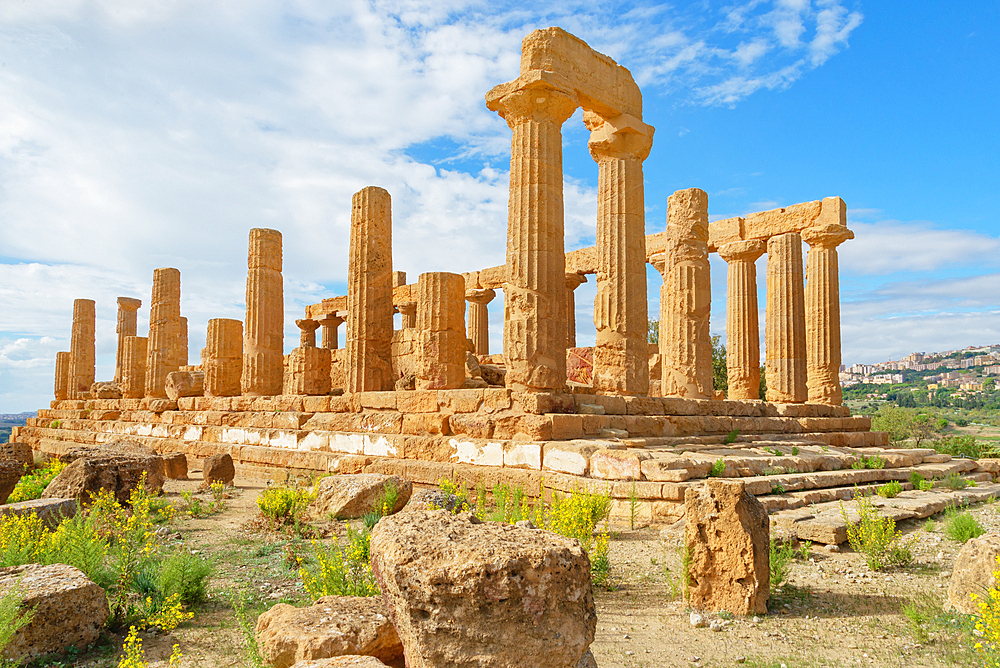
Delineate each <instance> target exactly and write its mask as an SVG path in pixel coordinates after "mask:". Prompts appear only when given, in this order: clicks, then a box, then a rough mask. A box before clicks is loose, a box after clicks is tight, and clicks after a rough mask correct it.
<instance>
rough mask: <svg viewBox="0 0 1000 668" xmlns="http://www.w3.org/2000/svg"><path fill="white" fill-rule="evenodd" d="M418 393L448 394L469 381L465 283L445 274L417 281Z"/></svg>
mask: <svg viewBox="0 0 1000 668" xmlns="http://www.w3.org/2000/svg"><path fill="white" fill-rule="evenodd" d="M417 329H418V330H419V338H418V339H417V357H418V360H419V362H418V365H417V374H416V376H417V389H418V390H445V389H452V388H457V387H461V386H462V383H463V382H464V381H465V353H466V350H467V347H466V339H465V279H464V278H463V277H462V275H461V274H450V273H447V272H443V271H435V272H428V273H426V274H420V278H419V279H418V281H417Z"/></svg>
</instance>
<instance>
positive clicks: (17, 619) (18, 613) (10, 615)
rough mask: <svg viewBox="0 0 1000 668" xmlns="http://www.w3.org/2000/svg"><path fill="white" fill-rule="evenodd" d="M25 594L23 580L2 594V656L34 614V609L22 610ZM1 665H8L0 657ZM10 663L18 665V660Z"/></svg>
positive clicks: (0, 654)
mask: <svg viewBox="0 0 1000 668" xmlns="http://www.w3.org/2000/svg"><path fill="white" fill-rule="evenodd" d="M23 596H24V589H23V588H22V587H21V582H20V581H18V582H17V584H16V585H14V586H13V587H10V588H9V589H7V592H6V593H5V594H4V595H3V596H0V657H2V656H3V652H4V649H5V648H6V647H7V645H9V644H10V641H11V640H13V639H14V636H15V635H16V634H17V632H18V631H19V630H21V627H23V626H25V625H26V624H29V623H30V622H31V618H32V617H33V616H34V614H35V611H34V610H21V599H22V597H23ZM0 665H6V661H4V660H3V659H0ZM10 665H17V663H16V662H14V663H12V664H10Z"/></svg>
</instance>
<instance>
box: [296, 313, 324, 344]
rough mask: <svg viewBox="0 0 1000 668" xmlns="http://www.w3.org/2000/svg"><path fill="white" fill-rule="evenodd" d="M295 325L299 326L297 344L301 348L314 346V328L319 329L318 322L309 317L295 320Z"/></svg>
mask: <svg viewBox="0 0 1000 668" xmlns="http://www.w3.org/2000/svg"><path fill="white" fill-rule="evenodd" d="M295 326H296V327H298V328H299V346H301V347H303V348H315V347H316V330H317V329H319V322H318V321H316V320H312V319H310V318H303V319H301V320H296V321H295Z"/></svg>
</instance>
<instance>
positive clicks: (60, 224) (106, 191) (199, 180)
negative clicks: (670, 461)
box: [0, 0, 1000, 412]
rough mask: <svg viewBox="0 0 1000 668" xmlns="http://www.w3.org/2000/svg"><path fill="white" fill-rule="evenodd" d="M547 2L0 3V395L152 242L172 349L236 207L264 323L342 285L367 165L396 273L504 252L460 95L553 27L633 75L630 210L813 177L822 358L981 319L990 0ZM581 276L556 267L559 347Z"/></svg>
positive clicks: (990, 235) (29, 372)
mask: <svg viewBox="0 0 1000 668" xmlns="http://www.w3.org/2000/svg"><path fill="white" fill-rule="evenodd" d="M553 4H554V3H538V4H537V6H536V5H534V4H532V3H505V2H496V1H491V0H482V1H477V0H426V1H424V0H412V1H408V0H397V1H381V0H376V1H365V0H357V1H352V0H342V1H341V2H329V1H326V0H315V1H310V0H297V1H296V0H288V1H280V0H270V1H267V2H263V1H254V0H238V1H236V0H197V1H195V0H190V1H188V0H172V1H171V0H156V1H152V0H149V1H142V0H30V1H28V0H3V1H0V412H18V411H26V410H31V409H35V408H39V407H42V406H45V405H47V403H48V401H49V399H50V397H51V388H52V370H53V365H54V358H55V353H56V351H59V350H67V349H68V346H69V334H70V319H71V313H72V303H73V299H74V298H78V297H86V298H90V299H95V300H97V316H98V341H97V345H98V372H97V375H98V379H106V378H110V377H111V376H112V375H113V364H114V348H115V333H114V327H115V309H116V307H115V298H116V297H118V296H135V297H139V298H141V299H143V301H144V307H143V309H142V310H140V331H141V330H142V328H144V327H146V326H147V321H146V315H147V313H148V302H149V293H150V281H151V277H152V271H153V269H154V268H156V267H165V266H170V267H177V268H179V269H180V270H181V274H182V282H183V285H182V294H183V298H182V310H183V313H184V314H185V315H186V316H187V317H188V318H189V320H190V326H191V351H192V353H191V354H192V359H196V358H197V351H198V350H199V349H200V348H201V346H202V345H203V342H204V328H205V324H206V322H207V320H208V319H210V318H213V317H233V318H242V317H243V309H244V305H243V294H244V286H245V276H246V239H247V232H248V230H249V229H250V228H252V227H272V228H276V229H279V230H281V232H282V233H283V235H284V253H285V273H284V276H285V295H286V347H287V348H288V349H290V348H291V347H293V346H294V345H295V342H296V341H297V331H296V329H295V326H294V323H293V320H294V318H295V317H296V316H297V315H300V314H301V313H302V308H303V306H304V305H305V304H308V303H312V302H315V301H318V300H319V299H321V298H322V297H324V296H332V295H336V294H343V293H344V292H345V290H346V284H345V279H346V272H347V252H348V224H349V216H350V201H351V195H352V193H354V192H355V191H357V190H359V189H360V188H362V187H364V186H366V185H379V186H382V187H385V188H386V189H388V190H389V192H390V193H391V194H392V197H393V244H394V264H395V268H397V269H400V270H403V271H406V272H408V273H409V275H410V278H411V280H413V279H415V278H416V276H417V275H418V274H419V273H421V272H424V271H433V270H450V271H459V272H460V271H468V270H472V269H477V268H482V267H487V266H493V265H497V264H500V263H502V262H503V260H504V247H505V238H506V206H507V185H508V168H509V150H510V148H509V147H510V144H509V142H510V131H509V129H508V128H507V126H506V125H505V123H504V122H503V121H502V120H501V119H500V118H499V117H497V116H496V115H495V114H493V113H491V112H489V111H488V110H487V109H486V107H485V104H484V101H483V96H484V94H485V93H486V91H487V90H489V89H490V88H491V87H492V86H494V85H496V84H497V83H501V82H504V81H508V80H510V79H512V78H514V77H515V76H516V75H517V70H518V59H519V46H520V40H521V38H522V37H523V36H524V35H525V34H527V33H528V32H530V31H531V30H533V29H535V28H539V27H546V26H550V25H558V26H561V27H564V28H565V29H567V30H569V31H570V32H572V33H574V34H576V35H578V36H579V37H581V38H582V39H584V40H586V41H587V42H588V43H589V44H591V45H592V46H593V47H594V48H595V49H597V50H599V51H602V52H604V53H607V54H609V55H610V56H612V57H613V58H615V59H616V60H617V61H618V62H619V63H621V64H622V65H624V66H626V67H628V68H629V69H630V70H631V71H632V73H633V75H634V77H635V79H636V81H637V82H638V83H639V85H640V86H641V87H642V90H643V94H644V110H645V116H644V120H645V121H646V122H647V123H649V124H651V125H653V126H655V127H656V137H655V141H654V144H653V149H652V152H651V153H650V156H649V158H648V159H647V160H646V163H645V178H646V184H645V188H646V211H647V218H646V229H647V232H648V233H652V232H658V231H662V230H663V229H664V226H665V215H666V199H667V196H668V195H669V194H670V193H671V192H673V191H674V190H677V189H679V188H687V187H699V188H702V189H704V190H706V191H707V192H708V193H709V209H710V213H711V215H712V217H713V219H719V218H725V217H729V216H733V215H742V214H745V213H747V212H751V211H759V210H764V209H769V208H774V207H778V206H784V205H788V204H793V203H796V202H801V201H806V200H814V199H820V198H822V197H826V196H832V195H839V196H841V197H843V198H844V200H845V201H846V202H847V204H848V206H849V207H850V211H851V213H850V225H851V226H852V227H853V228H854V230H855V231H856V233H857V238H856V239H855V240H854V241H851V242H848V243H846V244H844V245H843V246H842V247H841V256H840V257H841V272H842V282H841V284H842V301H843V329H844V361H845V362H846V363H848V364H849V363H852V362H859V361H860V362H875V361H880V360H884V359H889V358H898V357H900V356H902V355H905V354H907V353H909V352H912V351H915V350H918V351H928V352H930V351H934V350H942V349H947V348H953V347H959V346H967V345H972V344H987V343H997V342H1000V237H998V233H1000V214H998V212H997V206H996V203H995V198H996V194H997V192H998V191H1000V188H998V185H1000V184H998V181H1000V161H998V160H997V157H996V156H997V155H1000V133H998V129H997V122H996V113H997V111H996V106H997V105H996V101H997V100H998V99H1000V85H998V82H1000V74H998V72H1000V67H998V66H1000V63H998V56H997V51H996V47H995V44H996V43H997V41H998V39H1000V29H998V25H1000V20H998V18H1000V7H998V6H997V5H996V4H995V3H969V4H968V5H965V6H963V10H962V11H961V12H958V11H954V9H953V7H952V5H951V3H949V2H945V1H944V0H941V1H940V2H936V3H935V2H912V1H908V2H888V1H880V2H871V1H869V2H860V1H854V0H774V1H769V0H748V1H743V2H740V1H737V0H734V1H732V2H707V1H706V2H687V3H685V2H678V3H676V4H670V5H666V4H654V3H641V2H639V3H634V4H628V5H623V4H622V3H587V2H564V3H559V9H552V5H553ZM586 140H587V133H586V130H585V129H584V128H583V125H582V123H580V117H579V115H577V116H576V117H574V118H573V119H571V120H570V121H569V122H568V123H567V124H566V126H565V127H564V141H565V148H564V153H565V178H566V184H565V192H566V216H567V235H566V248H567V250H572V249H573V248H578V247H581V246H585V245H590V244H592V243H593V239H594V219H595V216H596V179H597V168H596V165H595V164H594V162H593V160H592V159H591V158H590V156H589V154H588V153H587V149H586ZM713 272H714V273H713V289H714V294H715V296H716V298H715V301H714V310H713V314H712V318H713V331H716V332H719V333H724V332H725V300H724V298H725V274H724V265H721V264H713ZM761 278H762V276H761ZM659 283H660V281H659V278H658V277H657V276H656V275H655V273H654V272H652V270H650V282H649V286H650V309H651V313H655V312H656V311H657V308H658V306H657V296H658V290H659ZM593 297H594V290H593V283H592V282H591V283H588V284H585V285H584V286H582V287H581V288H580V289H579V290H578V291H577V304H578V310H579V312H578V315H577V322H578V325H579V327H580V334H579V341H580V343H581V344H586V343H592V341H593V325H592V324H591V319H592V313H593ZM500 313H501V300H500V299H499V298H498V299H497V300H496V301H495V302H494V303H493V304H492V305H491V318H492V321H493V323H494V324H495V325H497V326H494V327H493V330H494V331H493V337H492V345H493V348H494V350H496V351H499V350H500V346H501V342H500V327H499V326H498V325H499V322H500V317H501V316H500Z"/></svg>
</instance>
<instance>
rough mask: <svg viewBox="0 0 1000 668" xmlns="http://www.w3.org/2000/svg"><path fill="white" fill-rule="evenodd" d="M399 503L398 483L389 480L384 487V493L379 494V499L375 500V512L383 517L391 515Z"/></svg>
mask: <svg viewBox="0 0 1000 668" xmlns="http://www.w3.org/2000/svg"><path fill="white" fill-rule="evenodd" d="M397 501H399V488H398V487H396V483H395V482H393V480H392V478H389V479H387V480H386V481H385V483H384V484H383V485H382V491H381V492H379V494H378V498H376V499H375V512H377V513H378V514H379V516H381V517H385V516H387V515H390V514H391V513H392V511H393V509H395V507H396V502H397Z"/></svg>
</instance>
